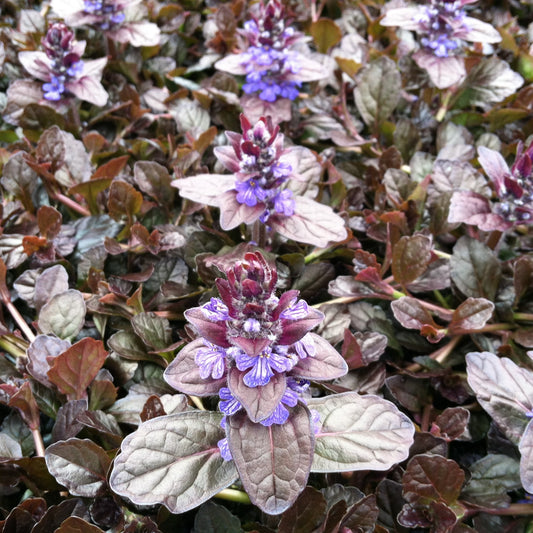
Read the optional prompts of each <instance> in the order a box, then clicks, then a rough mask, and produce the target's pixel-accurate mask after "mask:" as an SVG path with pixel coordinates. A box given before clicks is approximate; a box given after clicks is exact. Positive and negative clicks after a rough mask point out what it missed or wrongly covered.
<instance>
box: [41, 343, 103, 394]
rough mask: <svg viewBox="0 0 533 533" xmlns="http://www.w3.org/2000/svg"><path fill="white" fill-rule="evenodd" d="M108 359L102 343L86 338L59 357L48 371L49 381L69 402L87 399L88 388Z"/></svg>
mask: <svg viewBox="0 0 533 533" xmlns="http://www.w3.org/2000/svg"><path fill="white" fill-rule="evenodd" d="M106 358H107V352H106V351H105V349H104V345H103V343H102V341H97V340H95V339H92V338H90V337H85V338H84V339H82V340H81V341H78V342H77V343H76V344H73V345H72V346H71V347H70V348H68V349H67V350H66V351H64V352H63V353H62V354H60V355H58V356H57V357H56V358H55V359H54V360H53V363H52V367H51V368H50V370H49V371H48V379H49V380H50V381H51V382H52V383H53V384H54V385H55V386H56V387H57V388H58V389H59V390H60V391H61V392H62V393H63V394H66V395H67V398H68V399H69V400H80V399H82V398H86V397H87V387H88V386H89V385H90V383H91V382H92V380H93V379H94V378H95V377H96V374H98V371H99V370H100V369H101V368H102V365H103V364H104V361H105V360H106Z"/></svg>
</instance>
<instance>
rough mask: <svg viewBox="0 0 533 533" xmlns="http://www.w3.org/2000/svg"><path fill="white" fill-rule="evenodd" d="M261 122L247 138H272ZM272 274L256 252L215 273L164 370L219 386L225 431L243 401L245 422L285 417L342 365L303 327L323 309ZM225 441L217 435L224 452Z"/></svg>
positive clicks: (191, 383) (185, 385) (193, 383)
mask: <svg viewBox="0 0 533 533" xmlns="http://www.w3.org/2000/svg"><path fill="white" fill-rule="evenodd" d="M262 128H263V126H260V127H258V128H255V129H253V130H252V129H250V130H249V132H250V135H248V138H250V139H251V138H255V139H256V140H257V139H260V140H263V141H264V142H265V143H266V144H268V143H270V142H271V141H272V140H273V139H274V137H275V136H270V138H269V137H268V135H266V134H265V131H263V130H262ZM266 133H268V130H266ZM276 282H277V272H276V269H275V268H274V266H273V265H272V264H270V263H269V262H268V261H267V260H266V259H265V258H264V257H263V256H262V255H261V254H260V253H258V252H257V253H252V252H250V253H247V254H245V256H244V260H243V261H239V262H237V263H236V264H235V265H234V266H233V268H230V269H228V270H227V272H226V279H217V287H218V290H219V293H220V298H211V300H210V301H209V303H207V304H205V305H204V306H203V307H198V308H193V309H189V310H188V311H186V312H185V316H186V317H187V319H188V320H189V321H190V322H191V323H192V324H193V326H195V327H196V329H197V330H198V331H199V332H200V333H201V335H202V337H203V338H202V337H201V338H199V339H196V340H195V341H193V342H192V343H191V344H189V345H187V346H186V347H185V348H184V349H183V350H181V352H180V353H179V354H178V355H177V357H176V359H175V360H174V361H172V363H170V365H169V366H168V368H167V369H166V370H165V378H166V379H167V381H168V382H169V383H171V384H174V386H177V387H178V388H180V389H182V390H183V391H185V392H187V393H189V394H190V393H195V394H199V395H207V394H203V390H202V383H201V381H200V380H204V382H205V390H206V391H209V393H212V392H213V391H216V390H218V395H219V397H220V402H219V409H220V411H221V412H222V413H223V414H224V418H223V420H222V424H221V426H222V427H223V428H225V429H226V432H227V434H228V435H231V432H229V430H228V428H227V427H226V426H227V425H228V424H226V418H227V417H230V418H231V417H233V416H235V415H236V414H237V413H238V412H240V414H239V415H238V416H243V413H242V410H243V409H244V411H246V416H247V418H248V419H249V421H250V423H251V424H261V425H263V426H272V425H274V424H278V425H280V424H285V423H286V422H287V420H289V419H290V417H291V413H292V411H293V409H294V408H295V407H296V406H297V404H298V402H300V403H305V399H304V398H303V397H302V394H305V392H306V391H307V389H308V388H309V382H310V380H316V381H321V380H329V379H335V378H338V377H340V376H342V375H344V374H345V373H346V372H347V370H348V367H347V365H346V362H345V361H344V359H343V358H342V357H341V355H340V354H339V353H338V352H337V351H336V350H335V349H334V348H333V347H332V346H331V345H330V344H329V343H327V342H326V341H325V340H324V339H322V338H321V337H319V336H318V335H315V334H313V333H309V330H310V329H312V328H313V327H314V326H315V325H316V324H317V323H318V322H320V320H322V319H323V317H324V315H322V313H320V312H319V311H317V310H316V309H313V308H311V307H309V306H308V305H307V303H306V302H305V301H303V300H299V299H298V291H294V290H293V291H288V292H286V293H284V294H282V295H281V296H280V297H279V298H278V297H277V296H276V295H275V294H274V292H275V289H276ZM222 317H224V318H222ZM211 329H213V331H211ZM206 337H207V339H206ZM214 338H216V339H217V342H218V343H217V344H216V343H214V342H212V339H214ZM208 339H209V340H208ZM202 343H203V344H202ZM221 345H223V346H221ZM193 354H194V357H193ZM191 363H192V364H191ZM228 421H229V419H228ZM310 422H311V421H310ZM229 438H231V437H229ZM229 444H231V442H230V443H229ZM229 444H228V441H227V440H226V439H222V440H221V441H219V448H220V453H221V455H222V457H223V458H224V459H226V460H230V458H231V454H230V453H229Z"/></svg>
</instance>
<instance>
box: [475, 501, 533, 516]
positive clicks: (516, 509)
mask: <svg viewBox="0 0 533 533" xmlns="http://www.w3.org/2000/svg"><path fill="white" fill-rule="evenodd" d="M479 511H480V512H482V513H487V514H496V515H526V516H528V515H533V504H532V503H512V504H510V505H509V506H508V507H504V508H498V509H487V508H482V509H479Z"/></svg>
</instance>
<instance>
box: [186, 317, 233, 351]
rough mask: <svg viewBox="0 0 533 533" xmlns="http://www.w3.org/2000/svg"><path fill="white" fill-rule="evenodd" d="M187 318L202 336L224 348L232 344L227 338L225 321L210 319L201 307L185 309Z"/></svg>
mask: <svg viewBox="0 0 533 533" xmlns="http://www.w3.org/2000/svg"><path fill="white" fill-rule="evenodd" d="M185 318H186V319H187V320H188V321H189V322H190V323H191V324H192V325H193V326H194V327H195V328H196V331H198V333H199V334H200V336H201V337H204V338H205V339H207V340H208V341H209V342H212V343H213V344H216V345H217V346H222V348H229V347H230V346H231V345H230V343H229V342H228V340H227V333H226V323H225V322H223V321H219V322H213V321H211V320H208V319H207V318H206V317H205V315H204V313H203V312H202V310H201V309H200V308H199V307H193V308H192V309H188V310H187V311H185Z"/></svg>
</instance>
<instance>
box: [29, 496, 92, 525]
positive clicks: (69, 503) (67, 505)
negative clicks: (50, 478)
mask: <svg viewBox="0 0 533 533" xmlns="http://www.w3.org/2000/svg"><path fill="white" fill-rule="evenodd" d="M82 512H83V505H82V503H81V500H80V499H78V498H71V499H68V500H63V501H62V502H61V503H59V504H57V505H52V506H50V507H49V508H48V509H47V511H46V513H45V514H44V515H43V517H42V518H41V520H39V522H38V523H37V524H36V525H35V526H34V528H33V529H32V530H31V531H32V533H49V532H50V531H54V532H55V531H56V530H57V528H58V527H59V526H60V525H61V524H62V523H63V521H64V520H66V519H67V518H69V517H70V516H76V515H78V514H81V513H82Z"/></svg>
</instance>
